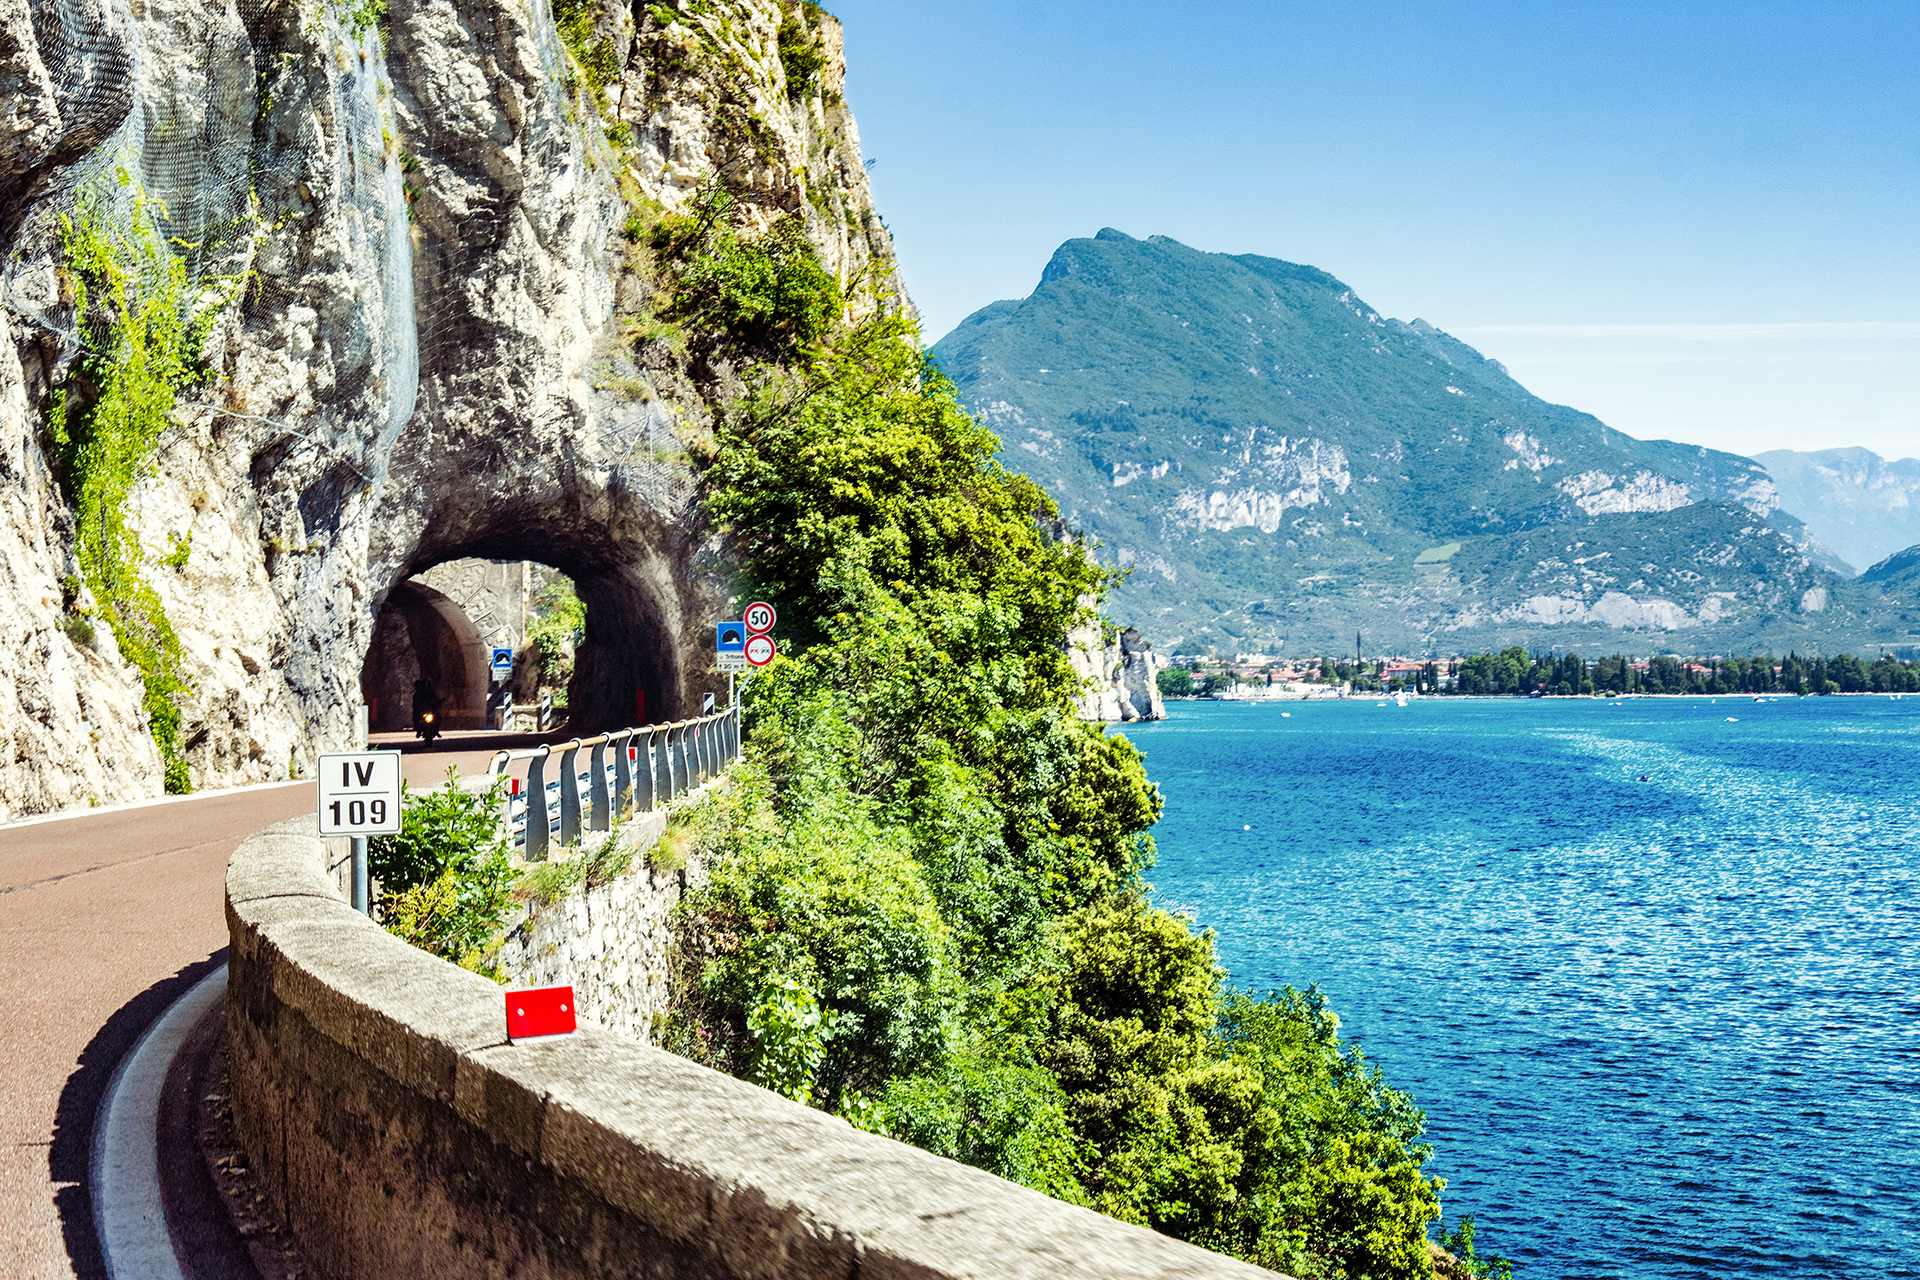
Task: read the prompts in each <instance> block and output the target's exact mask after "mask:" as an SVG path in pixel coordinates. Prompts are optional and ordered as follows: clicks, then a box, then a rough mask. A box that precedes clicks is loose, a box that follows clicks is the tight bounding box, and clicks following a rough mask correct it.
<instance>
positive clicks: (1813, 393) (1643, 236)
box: [829, 0, 1920, 456]
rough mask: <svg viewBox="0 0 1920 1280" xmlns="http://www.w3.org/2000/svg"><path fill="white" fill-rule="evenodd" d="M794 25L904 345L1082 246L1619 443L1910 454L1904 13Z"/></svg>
mask: <svg viewBox="0 0 1920 1280" xmlns="http://www.w3.org/2000/svg"><path fill="white" fill-rule="evenodd" d="M829 8H830V9H831V11H832V12H834V13H835V14H836V15H837V16H838V17H839V18H840V19H841V21H842V23H843V25H844V28H845V32H846V40H847V50H848V65H849V73H848V92H847V97H848V101H849V104H850V105H851V106H852V108H853V110H854V113H855V115H856V117H857V118H858V120H859V123H860V130H861V134H862V138H863V142H864V149H865V154H866V156H867V158H869V159H871V160H875V161H877V162H878V163H877V164H876V165H875V166H874V167H873V170H872V176H873V181H874V186H875V196H876V202H877V204H878V205H879V208H880V211H881V213H882V214H883V215H884V216H885V217H886V219H887V221H888V223H889V225H890V226H891V227H892V229H893V231H894V234H895V237H896V239H897V242H898V245H899V249H900V255H901V259H902V262H903V264H904V266H905V269H906V276H907V281H908V287H909V288H910V290H911V291H912V293H913V296H914V300H915V301H916V302H917V303H918V304H919V305H920V307H921V309H922V311H923V313H924V315H925V317H926V322H927V338H928V340H929V341H932V340H933V339H935V338H938V337H939V336H941V335H943V334H944V333H946V332H947V330H949V329H950V328H952V327H953V325H954V324H956V323H957V322H958V321H959V320H960V319H961V318H963V317H964V316H965V315H967V314H968V313H969V312H971V311H973V310H974V309H975V308H977V307H980V306H982V305H984V304H986V303H988V302H991V301H993V300H994V299H997V298H1013V297H1022V296H1025V295H1026V294H1027V293H1029V292H1031V291H1032V289H1033V286H1034V284H1035V282H1036V281H1037V280H1038V278H1039V274H1040V270H1041V268H1042V267H1043V266H1044V265H1045V263H1046V260H1047V258H1048V256H1049V255H1050V254H1051V253H1052V251H1053V249H1054V248H1055V247H1056V246H1057V245H1058V244H1059V243H1060V242H1061V241H1063V240H1066V239H1068V238H1071V237H1074V236H1087V235H1092V234H1093V233H1094V232H1095V231H1097V230H1098V229H1099V228H1101V227H1103V226H1113V227H1117V228H1119V229H1120V230H1122V231H1126V232H1128V233H1130V234H1133V235H1137V236H1146V235H1151V234H1155V233H1160V234H1165V235H1170V236H1172V237H1174V238H1175V239H1177V240H1181V241H1184V242H1185V243H1187V244H1190V245H1193V246H1194V247H1196V248H1201V249H1209V250H1218V251H1224V252H1232V253H1260V254H1267V255H1270V256H1273V257H1279V258H1286V259H1289V260H1292V261H1295V262H1307V263H1311V264H1313V265H1315V266H1318V267H1321V268H1323V269H1325V270H1327V271H1330V272H1332V273H1333V274H1334V275H1336V276H1339V277H1340V278H1341V279H1343V280H1345V281H1346V282H1347V283H1349V284H1351V285H1352V286H1353V287H1354V288H1355V289H1356V290H1357V291H1358V292H1359V294H1360V296H1361V297H1363V298H1364V299H1366V300H1367V302H1369V303H1370V304H1371V305H1373V306H1374V307H1375V308H1377V309H1378V310H1380V311H1381V312H1382V313H1383V314H1386V315H1393V316H1399V317H1401V318H1403V319H1411V318H1413V317H1415V316H1420V317H1423V318H1425V319H1427V320H1428V321H1430V322H1432V323H1434V324H1437V325H1439V326H1440V327H1441V328H1444V329H1447V330H1449V331H1450V332H1452V333H1455V334H1456V335H1459V336H1460V337H1462V338H1463V339H1465V340H1466V341H1468V342H1470V343H1472V344H1473V345H1475V346H1477V347H1479V348H1480V349H1481V350H1483V351H1484V352H1486V353H1487V354H1489V355H1492V356H1495V357H1497V358H1499V359H1501V360H1503V361H1505V362H1506V363H1507V364H1508V366H1509V367H1510V368H1511V369H1512V370H1513V372H1514V374H1515V376H1516V377H1518V378H1520V380H1521V381H1522V382H1523V383H1525V384H1526V385H1527V386H1529V387H1530V388H1531V389H1533V390H1534V391H1535V392H1536V393H1538V394H1540V395H1543V396H1545V397H1547V398H1548V399H1551V400H1558V401H1562V402H1565V403H1569V404H1574V405H1576V406H1578V407H1580V408H1583V409H1587V410H1589V411H1591V412H1594V413H1597V414H1599V415H1600V416H1601V417H1602V418H1605V419H1606V420H1607V421H1608V422H1610V423H1611V424H1612V425H1614V426H1617V427H1619V428H1620V429H1622V430H1624V431H1627V432H1630V433H1632V434H1634V435H1639V436H1666V437H1669V438H1674V439H1683V440H1689V441H1695V442H1698V443H1702V444H1710V445H1713V446H1715V447H1718V448H1726V449H1731V450H1734V451H1737V452H1741V453H1751V452H1759V451H1761V450H1764V449H1768V448H1783V447H1784V448H1827V447H1832V446H1835V445H1843V444H1864V445H1867V446H1868V447H1870V448H1874V449H1876V450H1877V451H1879V452H1881V453H1883V454H1887V455H1888V456H1907V455H1914V454H1920V3H1915V2H1914V0H1907V2H1906V3H1903V4H1887V3H1860V4H1820V3H1815V2H1812V0H1802V2H1801V3H1794V4H1750V5H1734V4H1718V5H1706V4H1687V3H1664V4H1638V3H1622V4H1540V3H1537V2H1536V3H1528V4H1518V3H1516V4H1488V3H1477V4H1476V3H1466V4H1457V5H1437V4H1432V3H1423V4H1418V5H1415V4H1405V3H1384V4H1373V5H1366V6H1361V5H1330V4H1324V3H1322V4H1313V5H1307V4H1291V3H1238V2H1229V3H1217V4H1213V5H1207V6H1193V5H1176V4H1164V3H1163V4H1157V5H1147V4H1140V3H1134V2H1132V0H1117V2H1110V3H1104V4H1092V3H1085V2H1083V0H1070V2H1058V3H1006V2H1004V0H975V2H973V3H968V4H930V3H924V2H923V0H841V2H840V3H837V4H831V5H830V6H829Z"/></svg>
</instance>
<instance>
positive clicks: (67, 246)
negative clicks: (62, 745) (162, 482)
mask: <svg viewBox="0 0 1920 1280" xmlns="http://www.w3.org/2000/svg"><path fill="white" fill-rule="evenodd" d="M112 177H113V180H112V181H111V182H102V183H95V184H91V185H88V186H85V187H83V188H82V189H81V191H80V194H79V198H78V199H77V201H76V203H75V205H74V208H73V210H72V211H71V212H70V213H67V214H63V215H61V218H60V245H61V254H62V259H63V268H62V278H63V281H64V283H65V285H66V287H67V290H68V291H69V293H70V294H71V296H72V299H73V306H74V314H75V316H76V318H77V321H78V323H77V326H76V327H77V328H78V330H79V334H80V341H81V352H80V355H79V357H78V358H77V359H76V360H75V361H74V364H73V367H72V369H71V371H70V374H69V377H68V380H67V382H66V384H65V385H64V386H62V387H59V388H57V389H56V390H55V391H54V392H53V395H52V397H51V399H50V402H49V404H48V412H47V429H48V433H49V434H50V435H51V437H52V443H53V455H54V459H55V463H56V466H57V467H58V469H59V473H60V476H61V479H62V480H63V481H64V482H65V484H66V486H67V490H68V496H69V499H70V500H71V501H72V503H73V505H74V515H75V553H76V556H77V558H78V560H79V562H80V571H81V574H82V576H83V577H84V578H85V580H86V585H87V587H88V588H89V590H90V591H91V593H92V595H93V600H94V604H95V607H96V608H97V609H98V610H99V613H100V615H101V616H102V617H103V618H104V620H105V621H106V622H107V624H108V626H110V627H111V628H112V629H113V634H114V639H115V640H116V641H117V642H118V643H119V647H120V652H121V653H122V654H123V655H124V656H125V657H126V658H128V659H129V660H130V661H132V662H133V664H134V665H135V666H136V667H138V668H139V670H140V676H141V680H142V682H143V685H144V688H145V698H144V710H145V712H146V716H147V723H148V725H149V727H150V728H151V730H152V733H153V739H154V744H155V746H157V747H158V748H159V751H160V756H161V760H162V762H163V763H164V766H165V769H166V788H167V790H168V791H170V792H184V791H187V790H190V789H191V781H190V779H189V777H188V773H187V763H186V761H185V759H183V758H182V756H181V751H180V710H179V707H178V705H177V704H176V701H175V699H176V697H177V695H179V694H181V693H184V692H188V691H189V690H190V689H191V687H192V686H191V682H190V680H189V678H188V676H187V675H186V672H185V666H184V653H183V651H182V649H181V645H180V638H179V636H178V635H177V634H176V633H175V632H174V629H173V624H172V623H171V622H170V621H169V620H168V618H167V614H166V609H165V608H164V606H163V605H162V603H161V600H160V596H159V593H158V592H156V591H155V590H154V588H153V584H152V583H151V582H150V581H149V580H148V579H147V577H146V553H145V551H144V549H143V548H142V546H141V542H140V536H139V534H138V532H137V531H136V530H134V529H133V528H132V526H130V525H129V524H128V522H127V513H126V505H127V499H128V496H129V495H130V494H131V493H132V491H133V486H134V484H135V483H136V482H137V481H138V480H139V478H140V477H141V475H142V474H144V472H145V470H146V468H147V466H148V464H149V461H150V459H151V458H152V456H153V450H154V446H155V445H156V444H157V443H158V441H159V439H160V436H161V433H162V432H164V431H165V430H166V428H167V423H168V415H169V414H170V413H171V411H172V409H173V406H174V402H175V400H176V398H177V396H178V394H179V392H180V390H181V389H182V388H183V387H185V386H187V385H188V384H189V383H191V382H193V381H194V380H195V379H197V378H198V377H199V376H200V374H201V369H200V364H199V360H200V352H201V348H202V346H203V345H204V344H205V341H206V336H207V332H208V330H209V329H210V328H211V326H212V324H213V321H214V319H215V318H216V317H217V315H218V313H219V310H220V307H221V306H224V305H225V303H226V301H227V300H228V299H229V298H230V297H231V296H232V292H233V291H232V290H231V289H230V288H222V289H215V290H213V295H214V300H212V301H210V302H209V301H199V305H197V306H196V305H195V304H196V301H197V300H196V298H195V297H193V296H192V293H191V291H190V289H189V285H188V279H187V273H186V267H185V264H184V263H182V262H181V260H180V258H179V257H178V256H177V255H175V254H173V253H171V252H169V251H168V250H167V248H166V247H165V245H164V244H163V242H162V240H161V237H160V234H159V232H158V230H157V229H156V228H155V226H154V221H153V216H152V213H151V212H150V206H151V204H152V201H151V199H150V198H149V197H148V196H147V195H146V194H145V193H144V192H143V191H142V190H141V189H140V186H139V184H138V183H137V182H135V181H134V179H133V177H132V175H131V174H130V173H129V172H128V171H127V170H126V169H125V168H124V167H122V168H117V169H116V170H115V171H114V173H113V175H112ZM219 283H220V284H221V285H223V286H226V285H231V284H232V283H233V282H229V281H222V282H219ZM171 554H172V557H173V558H172V559H170V560H169V563H184V561H185V543H184V542H176V543H175V545H174V547H173V549H172V553H171Z"/></svg>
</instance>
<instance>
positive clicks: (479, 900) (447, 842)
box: [367, 765, 516, 977]
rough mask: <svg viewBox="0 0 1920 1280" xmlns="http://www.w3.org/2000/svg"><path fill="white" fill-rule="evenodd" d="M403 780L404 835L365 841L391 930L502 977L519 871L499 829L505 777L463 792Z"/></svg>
mask: <svg viewBox="0 0 1920 1280" xmlns="http://www.w3.org/2000/svg"><path fill="white" fill-rule="evenodd" d="M459 782H460V770H459V768H458V767H457V766H453V765H449V766H448V767H447V785H446V786H445V787H440V788H435V789H433V790H430V791H414V790H412V789H411V788H409V787H408V786H406V784H405V783H404V782H403V783H402V784H401V801H400V804H401V820H400V834H399V835H393V836H374V837H373V838H372V839H370V840H369V841H367V870H368V872H369V874H370V875H372V876H373V877H374V878H375V879H377V880H378V881H379V882H380V888H381V890H382V894H383V897H382V916H383V920H384V923H385V925H386V928H387V930H388V932H390V933H394V934H397V935H399V936H400V937H402V938H405V939H406V940H407V941H408V942H410V943H412V944H413V945H414V946H416V947H419V948H421V949H422V950H425V951H431V952H433V953H434V954H435V955H437V956H442V957H444V958H445V959H448V960H451V961H453V962H454V963H456V964H458V965H461V966H462V967H464V968H469V969H474V970H477V971H479V972H483V973H487V974H488V975H489V976H494V977H497V976H498V975H496V974H494V973H493V971H492V967H491V966H492V956H493V954H494V952H495V951H497V949H498V941H499V935H500V927H501V925H502V924H503V923H504V922H505V921H506V918H507V916H508V914H509V913H510V912H511V910H512V908H513V896H512V895H513V890H514V887H515V881H516V877H515V875H514V871H513V867H512V864H511V862H510V860H509V858H508V853H507V842H506V838H505V837H504V836H503V835H502V834H501V831H500V826H499V821H500V807H501V804H502V802H503V799H504V796H505V791H504V782H503V781H502V780H499V779H496V780H495V782H494V784H493V785H492V786H491V787H489V788H488V789H487V790H485V791H479V792H474V791H463V790H461V789H460V786H459Z"/></svg>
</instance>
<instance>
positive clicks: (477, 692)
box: [360, 581, 488, 733]
mask: <svg viewBox="0 0 1920 1280" xmlns="http://www.w3.org/2000/svg"><path fill="white" fill-rule="evenodd" d="M487 660H488V652H487V646H486V644H485V642H484V641H483V640H482V639H481V636H480V632H479V629H478V628H476V627H475V626H474V624H473V620H472V619H471V618H469V617H468V616H467V615H466V613H465V611H464V610H462V609H461V608H460V606H459V605H458V604H455V603H454V602H453V601H452V600H451V599H449V598H448V597H447V596H446V595H444V594H443V593H441V592H439V591H436V590H434V589H433V588H432V587H430V586H427V585H425V584H424V583H421V582H418V581H407V582H401V583H398V584H396V585H395V586H394V588H393V590H392V591H390V592H388V593H387V602H386V604H385V605H383V606H382V607H381V609H380V616H379V618H378V619H377V620H376V621H375V622H374V627H373V642H372V643H371V644H370V645H368V646H367V658H366V662H365V663H364V664H362V666H361V668H360V696H361V697H362V698H363V699H364V700H365V701H366V704H367V721H368V727H369V728H370V729H372V730H373V731H374V732H375V733H381V732H389V731H397V730H405V729H407V728H409V727H411V726H412V723H413V691H414V681H416V680H423V679H424V680H431V681H432V682H433V687H434V689H435V690H436V691H438V693H439V695H440V723H441V725H442V726H443V727H444V728H446V729H480V728H484V727H485V724H486V708H487V693H488V671H487Z"/></svg>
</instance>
